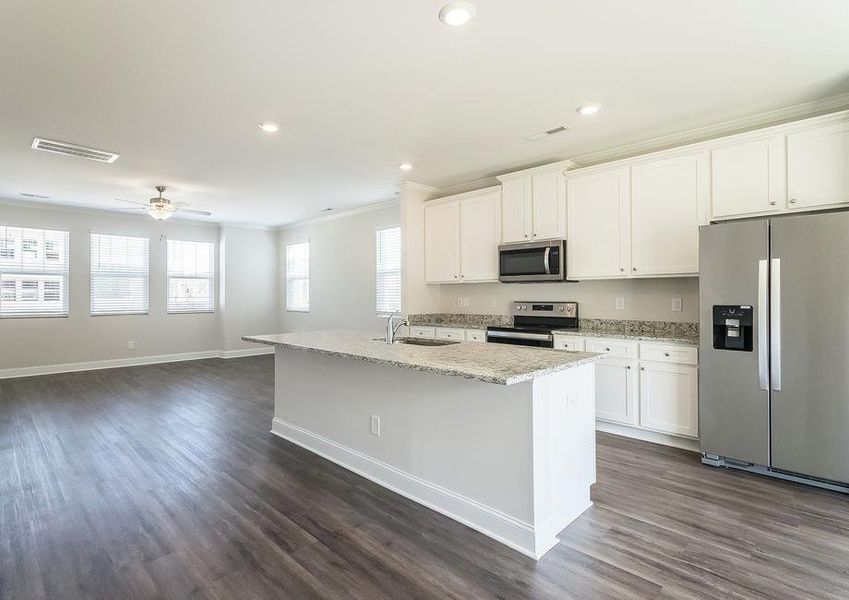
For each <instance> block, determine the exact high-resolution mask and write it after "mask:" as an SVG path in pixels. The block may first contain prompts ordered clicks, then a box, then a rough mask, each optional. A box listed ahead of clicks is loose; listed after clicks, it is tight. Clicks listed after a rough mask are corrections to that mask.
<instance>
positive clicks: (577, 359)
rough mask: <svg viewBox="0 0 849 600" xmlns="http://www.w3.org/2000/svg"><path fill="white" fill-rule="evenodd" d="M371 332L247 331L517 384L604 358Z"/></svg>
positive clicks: (259, 339)
mask: <svg viewBox="0 0 849 600" xmlns="http://www.w3.org/2000/svg"><path fill="white" fill-rule="evenodd" d="M375 337H377V335H375V334H374V333H372V332H366V331H348V330H332V331H302V332H296V333H277V334H269V335H246V336H243V337H242V339H243V340H244V341H246V342H254V343H257V344H267V345H270V346H279V347H282V348H291V349H294V350H300V351H303V352H315V353H318V354H326V355H331V356H342V357H345V358H350V359H353V360H361V361H366V362H373V363H379V364H387V365H393V366H397V367H403V368H407V369H413V370H416V371H423V372H426V373H436V374H439V375H450V376H454V377H465V378H467V379H476V380H479V381H485V382H487V383H495V384H500V385H512V384H515V383H521V382H523V381H530V380H533V379H536V378H538V377H544V376H546V375H550V374H552V373H556V372H558V371H563V370H565V369H570V368H573V367H578V366H581V365H585V364H587V363H591V362H594V361H596V360H599V359H601V358H603V356H604V355H603V354H597V353H595V352H565V351H563V350H550V349H545V348H530V347H524V346H512V345H508V344H487V343H481V342H459V343H456V344H450V345H445V346H416V345H412V344H397V343H396V344H392V345H389V344H387V343H385V342H382V341H375V339H374V338H375Z"/></svg>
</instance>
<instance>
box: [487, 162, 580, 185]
mask: <svg viewBox="0 0 849 600" xmlns="http://www.w3.org/2000/svg"><path fill="white" fill-rule="evenodd" d="M576 168H578V163H576V162H575V161H574V160H572V159H567V160H559V161H557V162H551V163H546V164H543V165H538V166H536V167H531V168H529V169H522V170H521V171H511V172H509V173H504V174H502V175H498V176H496V179H498V181H501V182H504V181H510V180H511V179H516V178H518V177H527V176H528V175H536V174H538V173H550V172H551V171H568V170H570V169H576Z"/></svg>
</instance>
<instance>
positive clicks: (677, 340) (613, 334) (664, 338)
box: [553, 327, 699, 346]
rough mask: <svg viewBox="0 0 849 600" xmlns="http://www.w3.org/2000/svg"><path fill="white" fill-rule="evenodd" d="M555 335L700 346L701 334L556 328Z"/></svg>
mask: <svg viewBox="0 0 849 600" xmlns="http://www.w3.org/2000/svg"><path fill="white" fill-rule="evenodd" d="M553 333H554V335H572V336H575V337H596V338H609V339H619V340H634V341H637V342H658V343H662V344H681V345H684V346H698V345H699V336H697V335H695V336H678V337H676V336H670V335H664V334H651V335H646V334H640V333H634V332H626V331H615V330H614V331H598V330H597V329H584V328H582V327H579V328H578V329H556V330H554V331H553Z"/></svg>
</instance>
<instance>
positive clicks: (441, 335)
mask: <svg viewBox="0 0 849 600" xmlns="http://www.w3.org/2000/svg"><path fill="white" fill-rule="evenodd" d="M436 339H438V340H457V341H462V340H464V339H466V332H465V330H463V329H455V328H453V327H437V328H436Z"/></svg>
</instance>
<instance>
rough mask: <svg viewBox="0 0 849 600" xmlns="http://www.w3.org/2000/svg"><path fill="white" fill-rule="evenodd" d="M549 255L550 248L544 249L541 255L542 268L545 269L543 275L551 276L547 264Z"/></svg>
mask: <svg viewBox="0 0 849 600" xmlns="http://www.w3.org/2000/svg"><path fill="white" fill-rule="evenodd" d="M550 254H551V246H546V247H545V253H544V254H543V255H542V262H543V263H544V264H543V266H544V267H545V274H546V275H551V267H550V266H549V264H548V257H549V255H550Z"/></svg>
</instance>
